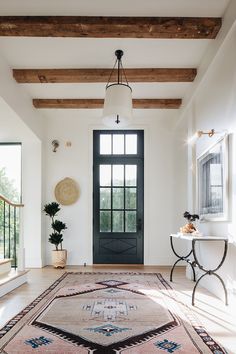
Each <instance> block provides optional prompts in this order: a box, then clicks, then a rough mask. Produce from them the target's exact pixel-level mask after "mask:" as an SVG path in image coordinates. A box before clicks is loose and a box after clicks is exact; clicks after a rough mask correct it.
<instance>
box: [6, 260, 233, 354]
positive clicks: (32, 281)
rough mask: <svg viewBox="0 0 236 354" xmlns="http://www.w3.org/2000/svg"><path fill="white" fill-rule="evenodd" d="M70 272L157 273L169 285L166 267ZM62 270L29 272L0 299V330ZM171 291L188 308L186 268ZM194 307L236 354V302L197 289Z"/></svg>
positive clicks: (96, 268) (190, 286)
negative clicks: (20, 282) (174, 292)
mask: <svg viewBox="0 0 236 354" xmlns="http://www.w3.org/2000/svg"><path fill="white" fill-rule="evenodd" d="M66 270H69V271H104V270H106V271H144V272H160V273H162V275H163V276H164V278H165V279H166V280H167V281H169V273H170V268H169V267H150V266H120V267H118V266H93V267H92V266H87V267H67V269H66ZM64 271H65V270H61V269H60V270H57V269H53V268H52V267H45V268H43V269H31V270H30V272H29V273H28V283H27V284H25V285H23V286H21V287H20V288H18V289H16V290H14V291H12V292H11V293H10V294H8V295H5V296H4V297H2V298H0V327H2V326H3V325H4V323H6V322H7V321H8V320H9V319H11V318H12V317H13V316H14V315H16V314H17V313H18V312H19V311H21V310H22V309H23V308H24V307H25V306H26V305H28V304H29V303H30V302H31V301H32V300H34V299H35V298H36V297H37V296H38V295H39V294H41V293H42V292H43V291H44V290H45V289H46V288H47V287H48V286H49V285H50V284H51V283H53V281H54V280H56V279H57V278H58V277H59V276H60V275H62V274H63V273H64ZM172 287H174V288H175V289H176V290H178V292H179V295H180V296H181V299H182V301H184V302H185V303H186V304H188V305H189V306H191V294H192V289H193V282H192V281H190V280H188V279H186V277H185V268H184V267H178V268H176V270H175V274H174V282H173V283H172ZM195 303H196V306H194V307H192V309H193V311H194V312H195V313H196V314H197V315H198V317H199V318H200V320H201V322H202V324H203V325H204V326H205V327H206V329H207V331H208V332H209V333H210V334H211V335H212V336H213V337H214V339H216V340H218V342H220V343H221V344H222V345H223V346H224V347H225V349H226V350H228V352H229V354H236V299H234V298H230V304H229V306H227V307H226V306H225V305H224V303H223V302H222V301H221V300H219V299H218V298H216V297H215V296H214V295H212V294H211V293H209V292H207V291H206V290H205V289H203V288H201V287H200V286H199V288H198V290H197V293H196V302H195Z"/></svg>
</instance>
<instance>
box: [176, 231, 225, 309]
mask: <svg viewBox="0 0 236 354" xmlns="http://www.w3.org/2000/svg"><path fill="white" fill-rule="evenodd" d="M174 237H175V238H179V239H185V240H186V239H187V240H189V241H192V249H191V251H190V252H189V253H188V254H187V255H186V256H180V255H179V254H178V253H177V252H176V251H175V249H174V244H173V238H174ZM201 241H217V242H219V241H221V242H224V252H223V256H222V259H221V261H220V263H219V265H218V266H217V267H215V268H214V269H206V268H205V267H204V266H202V265H201V263H200V261H199V259H198V257H197V254H196V243H197V242H201ZM170 244H171V249H172V251H173V253H174V254H175V256H176V257H178V259H177V261H176V262H175V263H174V265H173V267H172V268H171V272H170V281H171V282H172V281H173V271H174V269H175V266H176V265H177V264H178V263H179V262H180V261H185V262H187V263H188V264H190V266H191V268H192V272H193V281H194V282H195V281H196V273H195V269H194V267H196V266H197V267H198V268H199V269H201V271H203V272H204V274H202V275H201V276H200V278H199V279H198V280H197V282H196V284H195V286H194V288H193V292H192V305H193V306H194V305H195V301H194V300H195V293H196V289H197V286H198V284H199V282H200V281H201V280H202V279H203V278H204V277H205V276H207V275H209V276H215V277H216V278H217V279H219V281H220V283H221V284H222V287H223V289H224V294H225V305H228V294H227V289H226V286H225V283H224V280H223V279H222V278H221V277H220V276H219V274H217V273H216V272H217V271H218V270H219V269H220V268H221V267H222V265H223V263H224V261H225V258H226V255H227V250H228V239H227V238H217V237H199V236H197V237H194V236H177V235H170ZM191 254H192V255H193V258H194V260H193V261H191V260H190V259H189V257H190V255H191Z"/></svg>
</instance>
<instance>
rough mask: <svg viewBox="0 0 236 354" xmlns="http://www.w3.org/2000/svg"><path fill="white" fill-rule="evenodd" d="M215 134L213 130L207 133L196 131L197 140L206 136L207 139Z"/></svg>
mask: <svg viewBox="0 0 236 354" xmlns="http://www.w3.org/2000/svg"><path fill="white" fill-rule="evenodd" d="M215 134H216V132H215V129H211V130H209V131H208V132H204V131H202V130H198V131H197V137H198V138H201V137H202V136H203V135H208V136H209V138H211V137H212V136H213V135H215Z"/></svg>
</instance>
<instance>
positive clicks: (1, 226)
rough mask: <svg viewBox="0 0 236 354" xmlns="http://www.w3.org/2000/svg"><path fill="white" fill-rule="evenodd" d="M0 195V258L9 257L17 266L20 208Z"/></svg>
mask: <svg viewBox="0 0 236 354" xmlns="http://www.w3.org/2000/svg"><path fill="white" fill-rule="evenodd" d="M21 207H23V204H16V203H13V202H11V201H9V200H8V199H6V198H5V197H3V196H2V195H0V259H1V258H10V259H11V260H12V262H11V265H12V267H13V268H17V262H18V259H17V258H18V257H17V255H18V249H19V241H20V208H21Z"/></svg>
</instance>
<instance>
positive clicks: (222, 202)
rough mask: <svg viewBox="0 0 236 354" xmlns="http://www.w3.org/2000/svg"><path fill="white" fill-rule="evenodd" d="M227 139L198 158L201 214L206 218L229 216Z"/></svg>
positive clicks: (202, 217)
mask: <svg viewBox="0 0 236 354" xmlns="http://www.w3.org/2000/svg"><path fill="white" fill-rule="evenodd" d="M226 143H227V139H226V138H224V139H221V140H220V141H219V142H218V143H217V144H215V145H214V146H213V147H211V148H210V149H209V150H208V151H207V152H206V153H205V154H203V155H202V156H201V157H199V159H198V198H199V214H200V216H201V219H204V220H208V219H210V220H222V219H225V218H227V209H228V208H227V204H228V202H227V189H228V181H227V176H228V170H227V168H228V163H227V159H228V156H227V146H226Z"/></svg>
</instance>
